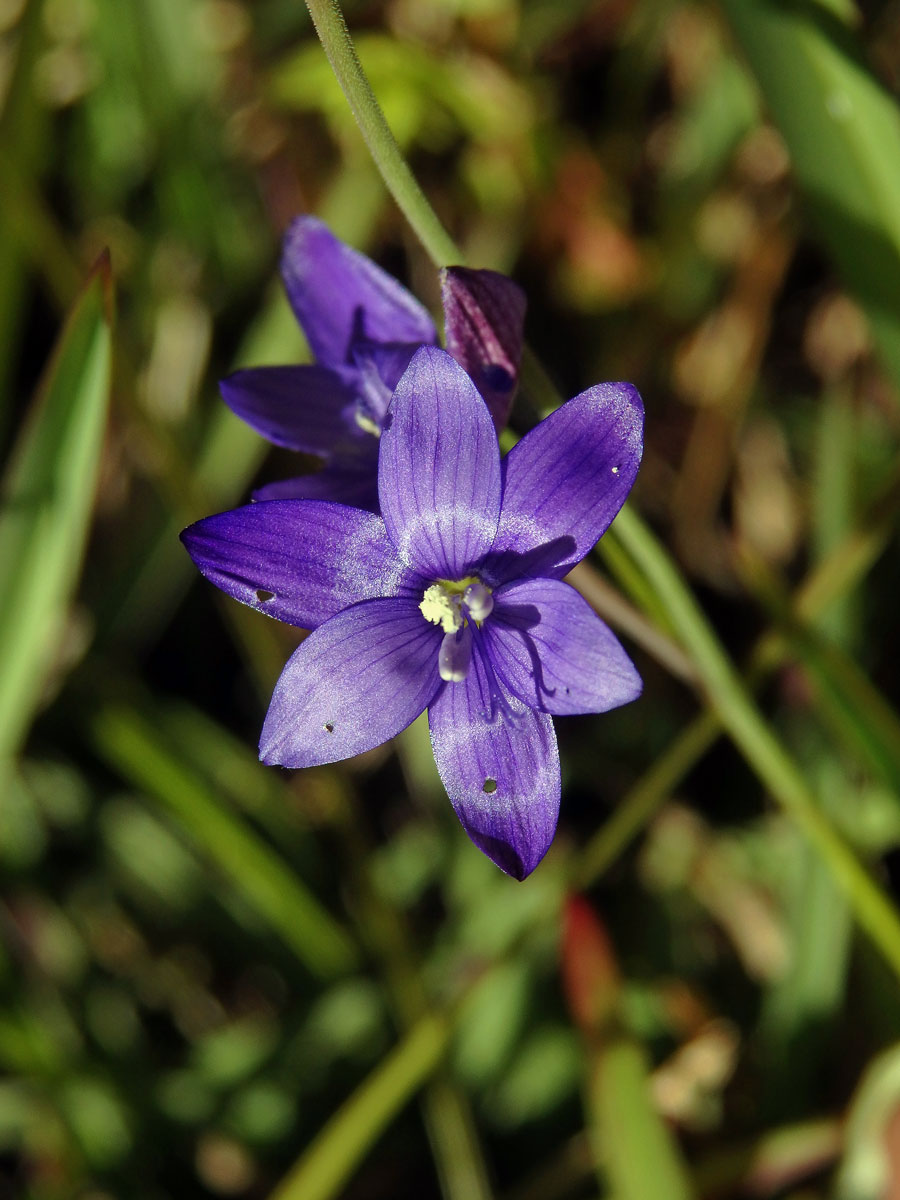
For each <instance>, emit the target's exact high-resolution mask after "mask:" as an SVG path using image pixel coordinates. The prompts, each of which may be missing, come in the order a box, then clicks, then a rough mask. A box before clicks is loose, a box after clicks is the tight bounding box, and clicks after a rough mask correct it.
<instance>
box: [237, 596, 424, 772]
mask: <svg viewBox="0 0 900 1200" xmlns="http://www.w3.org/2000/svg"><path fill="white" fill-rule="evenodd" d="M440 641H441V634H440V630H439V629H437V628H436V627H435V626H434V625H429V623H428V622H427V621H425V620H423V619H422V615H421V613H420V612H419V611H418V609H417V608H416V605H415V603H414V602H413V601H411V600H409V599H406V598H400V597H397V598H396V599H385V600H366V601H364V602H363V603H362V604H355V605H353V607H352V608H347V609H345V610H344V611H343V612H340V613H338V614H337V615H336V616H334V617H332V618H331V620H329V621H326V622H325V624H324V625H320V626H319V628H318V629H317V630H316V631H315V633H312V634H310V636H309V637H308V638H307V639H306V641H305V642H303V643H301V645H300V646H299V647H298V648H297V650H295V651H294V653H293V655H292V656H291V658H290V659H289V661H288V664H287V666H286V667H285V668H284V670H283V671H282V673H281V678H280V679H279V680H278V683H277V684H276V686H275V691H274V693H273V695H272V702H271V704H270V705H269V712H268V714H267V716H266V720H265V724H264V725H263V731H262V737H261V739H260V743H259V756H260V758H261V759H262V760H263V762H265V763H269V764H270V765H274V764H277V765H280V766H282V767H315V766H321V765H322V764H323V763H331V762H337V761H338V760H339V759H342V758H350V757H352V756H353V755H354V754H362V753H363V752H364V751H366V750H372V749H373V748H374V747H375V746H380V745H381V744H382V742H386V741H388V740H389V739H390V738H392V737H393V736H394V735H395V734H397V733H399V732H400V731H401V729H405V728H406V726H407V725H409V724H410V722H412V721H414V720H415V718H416V717H417V716H418V715H419V713H420V712H422V711H423V710H424V709H425V707H426V706H427V705H428V704H429V703H430V702H431V700H432V698H433V696H434V694H435V692H436V691H437V689H438V687H439V686H440V679H439V677H438V669H437V659H438V649H439V647H440Z"/></svg>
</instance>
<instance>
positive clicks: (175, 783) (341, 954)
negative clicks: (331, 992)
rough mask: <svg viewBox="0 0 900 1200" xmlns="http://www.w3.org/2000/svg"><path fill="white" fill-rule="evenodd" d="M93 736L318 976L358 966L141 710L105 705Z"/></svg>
mask: <svg viewBox="0 0 900 1200" xmlns="http://www.w3.org/2000/svg"><path fill="white" fill-rule="evenodd" d="M91 734H92V738H93V742H94V744H95V746H96V748H97V750H98V752H99V753H100V755H101V756H102V757H103V758H104V759H105V760H106V762H108V763H109V764H110V766H111V767H112V768H113V769H114V770H116V771H117V772H119V773H120V774H121V775H122V777H123V778H124V779H127V780H128V781H129V782H130V783H132V784H133V785H135V786H136V787H139V788H141V789H142V790H143V791H145V792H146V793H147V794H148V795H150V796H153V797H155V798H156V799H157V800H159V801H160V802H161V803H162V804H163V805H164V806H165V807H166V808H167V809H168V810H169V812H170V813H171V814H172V815H173V816H174V817H175V819H176V820H177V822H178V824H179V825H180V826H181V827H182V828H183V829H184V830H186V832H187V833H188V834H189V835H190V837H191V840H192V841H193V843H194V844H195V846H196V847H197V848H198V849H199V850H200V851H201V852H202V853H203V854H204V855H205V856H206V857H208V858H209V859H210V860H212V862H214V863H215V865H216V866H217V867H218V868H219V869H220V870H221V872H222V874H223V875H224V876H225V878H226V879H228V880H229V882H230V884H231V885H232V886H233V887H234V888H235V889H236V890H238V891H239V892H240V893H241V894H243V895H244V896H245V898H246V899H247V900H248V901H249V903H250V904H251V905H252V906H253V907H254V908H255V909H256V911H257V912H258V913H260V915H261V916H263V917H264V918H265V919H266V920H267V922H268V923H269V925H270V927H271V928H272V929H273V930H274V931H275V932H276V933H277V934H278V935H279V936H280V937H281V938H282V940H283V941H284V943H285V944H286V945H287V946H288V947H289V948H290V949H291V950H292V951H294V953H295V954H296V955H297V957H298V958H299V959H300V961H301V962H303V963H304V964H305V966H306V967H307V969H308V970H309V971H310V973H311V974H313V975H315V976H316V977H318V978H329V977H331V976H334V975H338V974H341V973H343V972H345V971H348V970H350V969H351V968H352V967H353V966H354V965H355V963H356V960H357V951H356V947H355V946H354V944H353V942H352V941H351V940H350V937H349V936H348V934H347V933H346V932H345V930H344V929H343V928H342V926H341V925H339V924H338V922H337V921H336V920H335V919H334V917H332V916H331V914H330V913H328V912H327V911H326V910H325V909H324V908H323V907H322V905H321V904H320V903H319V901H318V900H317V899H316V897H315V896H314V895H313V894H312V893H311V892H310V891H309V890H308V889H307V888H306V887H305V885H304V884H303V883H302V882H301V880H300V879H298V878H297V876H296V875H295V874H294V873H293V872H292V871H291V870H290V868H289V867H288V866H287V864H286V863H285V862H284V860H283V859H282V858H281V857H280V856H279V855H278V854H277V853H276V852H275V851H274V850H272V849H271V848H270V847H269V846H268V845H267V844H266V843H265V842H263V841H262V840H261V839H260V838H259V837H257V835H256V834H255V833H254V832H253V831H252V830H251V829H250V827H249V826H248V825H247V824H246V823H245V822H244V821H242V820H241V819H240V818H238V817H237V816H235V815H234V814H233V813H231V812H229V811H228V810H227V809H226V808H224V807H223V806H222V804H221V803H220V802H219V798H218V796H217V794H216V793H215V792H214V791H212V789H211V788H209V787H208V786H207V784H206V783H205V781H204V780H203V779H202V778H200V777H198V776H197V775H196V774H195V773H194V772H193V771H192V770H191V769H190V768H189V767H187V766H185V764H184V763H183V762H182V761H181V760H180V759H179V758H178V757H177V756H176V755H175V754H174V753H173V752H172V751H171V749H170V748H169V746H168V745H167V744H166V743H165V742H164V741H163V739H162V738H161V737H160V735H159V733H158V732H157V730H156V729H154V728H153V727H152V726H151V725H150V724H149V723H148V722H147V721H146V720H144V719H143V718H142V717H141V716H140V715H139V714H138V713H136V712H133V711H131V710H129V709H127V708H124V707H108V708H104V709H101V710H100V712H99V713H98V714H97V715H96V716H94V718H93V719H92V721H91Z"/></svg>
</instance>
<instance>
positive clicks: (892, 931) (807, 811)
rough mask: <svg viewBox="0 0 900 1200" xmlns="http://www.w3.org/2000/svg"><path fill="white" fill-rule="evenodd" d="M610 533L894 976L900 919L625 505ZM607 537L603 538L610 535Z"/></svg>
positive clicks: (899, 959) (898, 965) (735, 736)
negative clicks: (662, 609) (661, 604)
mask: <svg viewBox="0 0 900 1200" xmlns="http://www.w3.org/2000/svg"><path fill="white" fill-rule="evenodd" d="M611 532H612V533H613V535H614V536H615V537H617V538H619V539H621V541H622V544H623V545H624V546H625V548H626V549H627V550H628V552H629V553H630V554H631V556H632V557H633V558H634V560H635V562H636V563H637V564H638V565H639V566H640V567H641V569H642V570H643V571H644V573H645V574H646V576H647V578H648V579H649V580H650V582H651V583H652V585H653V586H654V588H655V590H656V592H657V594H658V595H659V596H662V597H664V599H665V603H666V607H667V610H668V613H669V618H670V620H671V622H672V625H673V626H674V628H675V630H676V631H677V633H678V635H679V637H680V639H681V642H682V645H683V646H684V648H685V649H686V650H687V651H688V653H689V654H690V655H691V657H692V658H693V660H694V663H695V665H696V667H697V670H698V673H699V675H700V679H701V682H702V684H703V687H704V690H705V692H706V695H707V697H708V700H709V703H710V704H711V705H712V706H713V707H714V708H715V710H716V712H717V713H718V716H719V718H720V720H721V721H722V724H723V726H724V727H725V729H726V730H727V731H728V733H729V735H730V737H731V738H732V740H733V741H734V743H735V745H736V746H737V747H738V748H739V749H740V750H741V752H742V754H743V755H744V757H745V758H746V760H747V762H748V763H749V764H750V765H751V766H752V767H753V769H754V771H755V772H756V774H757V775H758V777H759V778H760V780H761V781H762V782H763V783H764V784H765V785H766V787H767V788H768V789H769V790H770V792H771V794H772V796H773V797H774V798H775V799H776V800H777V801H778V802H779V803H780V804H781V806H782V807H783V808H784V809H785V811H786V812H787V813H788V814H789V815H790V817H791V818H792V819H793V820H794V821H795V822H796V824H797V826H798V828H799V829H801V830H802V831H803V833H804V834H805V835H806V837H808V838H809V840H810V842H811V844H812V845H813V846H815V847H816V849H817V851H818V852H819V853H820V854H821V855H822V857H823V858H824V860H825V861H826V863H827V864H828V866H829V869H830V870H831V872H832V874H833V875H834V878H835V879H836V880H837V881H838V883H839V884H840V886H841V887H842V888H843V890H844V892H845V894H846V896H847V898H848V900H849V902H850V905H851V907H852V908H853V912H854V915H855V917H856V919H857V921H858V922H859V924H860V925H861V926H862V928H863V929H864V930H865V931H866V932H867V933H868V935H869V937H870V938H871V939H872V941H873V942H874V944H875V945H876V946H877V947H878V949H879V950H880V952H881V954H882V955H883V956H884V958H885V960H886V961H887V962H888V963H889V964H890V965H891V967H892V968H893V970H894V971H895V973H896V974H897V976H898V978H900V916H898V913H897V910H896V909H895V908H894V906H893V904H892V903H891V901H890V900H889V899H888V897H887V895H886V894H885V892H884V891H883V889H882V888H881V887H879V886H878V884H877V883H876V882H875V880H874V879H873V878H872V877H871V876H870V875H869V873H868V872H867V871H866V869H865V868H864V867H863V865H862V863H861V862H860V861H859V860H858V859H857V857H856V855H855V854H854V853H853V851H852V850H851V849H850V848H849V846H848V845H847V844H846V843H845V841H844V840H843V838H842V837H841V836H840V835H839V834H838V833H837V832H836V831H835V830H834V828H833V827H832V826H831V825H830V824H829V822H828V820H827V819H826V818H825V816H824V815H823V813H822V812H821V810H820V809H819V807H818V804H817V802H816V799H815V796H814V795H813V793H812V791H811V790H810V788H809V786H808V785H807V783H806V780H805V779H804V777H803V774H802V772H801V771H800V770H799V768H798V767H797V765H796V763H795V762H794V760H793V759H792V758H791V756H790V755H789V754H788V753H787V751H786V750H785V749H784V747H783V746H782V745H781V743H780V742H779V741H778V739H777V738H776V736H775V734H774V733H773V732H772V731H771V729H770V728H769V726H768V724H767V723H766V721H765V720H764V719H763V717H762V715H761V714H760V712H759V710H758V709H757V707H756V706H755V704H754V703H753V701H752V700H751V698H750V694H749V692H748V691H747V688H746V686H745V684H744V683H743V682H742V680H741V679H740V677H739V675H738V674H737V672H736V670H735V668H734V666H733V665H732V663H731V662H730V660H729V659H728V657H727V655H726V653H725V651H724V650H723V648H722V646H721V644H720V643H719V641H718V639H717V638H716V636H715V633H714V632H713V630H712V628H711V626H710V624H709V622H708V621H707V619H706V617H705V616H704V614H703V612H702V610H701V609H700V606H699V604H698V603H697V601H696V599H695V598H694V596H693V594H692V593H691V591H690V589H689V587H688V585H687V584H686V583H685V581H684V579H683V578H682V576H681V574H680V572H679V571H678V569H677V568H676V566H675V564H674V563H673V562H672V560H671V559H670V558H669V556H668V554H667V553H666V551H665V550H664V549H663V548H662V546H661V545H660V544H659V543H658V542H657V541H656V539H655V538H654V537H653V535H652V534H651V532H650V531H649V529H648V528H647V526H646V525H645V524H644V523H643V521H641V519H640V517H638V516H637V514H636V513H635V512H634V511H633V510H631V509H629V508H627V507H626V508H623V509H622V511H621V512H620V513H619V516H618V517H617V518H616V520H615V522H614V524H613V529H612V531H611ZM608 536H609V535H608Z"/></svg>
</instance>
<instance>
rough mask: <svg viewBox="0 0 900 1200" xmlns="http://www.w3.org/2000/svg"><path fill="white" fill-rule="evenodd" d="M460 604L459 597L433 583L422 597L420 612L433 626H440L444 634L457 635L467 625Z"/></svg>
mask: <svg viewBox="0 0 900 1200" xmlns="http://www.w3.org/2000/svg"><path fill="white" fill-rule="evenodd" d="M460 603H461V597H460V596H459V595H451V594H450V593H449V592H448V591H447V589H446V588H444V587H443V586H442V585H441V584H439V583H433V584H432V585H431V587H429V588H427V589H426V591H425V595H424V596H423V597H422V602H421V604H420V605H419V612H421V614H422V616H423V617H424V618H425V620H426V621H430V622H431V623H432V625H440V627H441V629H443V631H444V633H456V631H457V630H458V629H462V627H463V625H464V624H465V620H464V618H463V615H462V613H461V612H460Z"/></svg>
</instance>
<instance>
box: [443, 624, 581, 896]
mask: <svg viewBox="0 0 900 1200" xmlns="http://www.w3.org/2000/svg"><path fill="white" fill-rule="evenodd" d="M428 720H429V724H430V727H431V745H432V747H433V749H434V758H435V762H436V763H437V768H438V772H439V774H440V776H441V780H442V781H443V784H444V787H445V788H446V789H447V793H448V795H449V796H450V800H451V802H452V804H453V807H454V809H455V810H456V815H457V816H458V817H459V819H460V821H461V822H462V826H463V828H464V829H465V831H466V833H467V834H468V835H469V837H470V838H471V839H472V841H473V842H474V843H475V845H476V846H477V847H478V848H479V849H480V850H483V851H484V853H485V854H486V855H487V856H488V858H490V859H492V860H493V861H494V862H495V863H496V864H497V866H498V867H500V869H501V870H503V871H506V873H507V874H508V875H514V876H515V878H516V879H524V878H525V876H526V875H530V874H531V872H532V871H533V870H534V868H535V867H536V866H537V865H538V863H539V862H540V861H541V859H542V858H543V857H544V855H545V854H546V852H547V848H548V847H549V845H550V843H551V841H552V840H553V834H554V832H555V831H556V821H557V817H558V815H559V795H560V775H559V754H558V752H557V749H556V734H555V733H554V730H553V722H552V720H551V719H550V717H549V716H548V715H547V714H546V713H542V712H533V711H532V710H531V709H530V708H526V707H525V705H524V704H522V702H521V701H520V700H517V699H515V698H514V697H512V696H508V695H506V693H505V690H504V689H502V687H501V686H500V685H499V684H498V682H497V680H496V678H495V677H494V674H493V671H492V670H491V667H490V664H489V663H488V662H487V661H486V660H485V657H484V653H483V649H482V647H481V646H480V645H479V640H478V636H477V635H476V638H475V645H474V650H473V654H472V665H471V668H470V670H469V674H468V676H467V677H466V679H465V680H464V681H463V682H461V683H446V684H444V687H443V689H442V690H441V692H440V693H439V695H438V696H437V698H436V699H435V700H434V701H433V702H432V705H431V707H430V708H429V710H428Z"/></svg>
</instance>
